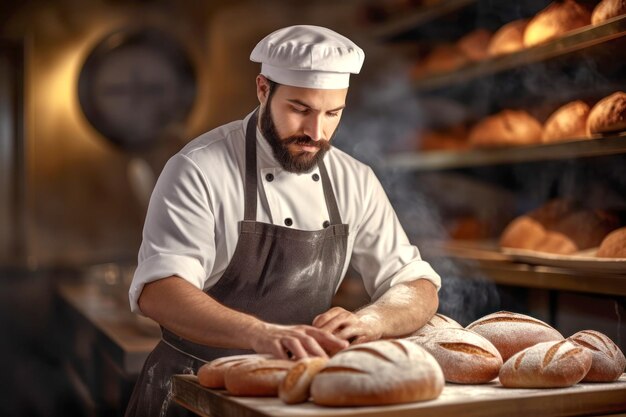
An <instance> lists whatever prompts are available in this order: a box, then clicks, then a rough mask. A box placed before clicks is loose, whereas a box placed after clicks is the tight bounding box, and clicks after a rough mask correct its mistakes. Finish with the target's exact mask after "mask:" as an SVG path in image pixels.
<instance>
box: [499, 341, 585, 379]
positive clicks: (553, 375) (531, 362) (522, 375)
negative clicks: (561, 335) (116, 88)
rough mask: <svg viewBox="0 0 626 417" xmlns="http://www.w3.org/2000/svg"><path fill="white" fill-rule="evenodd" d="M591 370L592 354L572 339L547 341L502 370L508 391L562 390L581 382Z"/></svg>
mask: <svg viewBox="0 0 626 417" xmlns="http://www.w3.org/2000/svg"><path fill="white" fill-rule="evenodd" d="M590 367H591V353H590V352H589V350H588V349H585V348H583V347H580V346H577V345H575V344H573V343H572V342H570V341H568V340H561V341H559V342H543V343H538V344H536V345H534V346H531V347H529V348H527V349H524V350H522V351H521V352H518V353H517V354H515V355H514V356H513V357H511V358H510V359H509V360H507V361H506V362H505V363H504V365H502V368H501V369H500V383H501V384H502V385H503V386H505V387H507V388H558V387H569V386H571V385H574V384H576V383H578V382H580V381H581V380H582V379H583V378H584V377H585V375H586V374H587V372H589V368H590Z"/></svg>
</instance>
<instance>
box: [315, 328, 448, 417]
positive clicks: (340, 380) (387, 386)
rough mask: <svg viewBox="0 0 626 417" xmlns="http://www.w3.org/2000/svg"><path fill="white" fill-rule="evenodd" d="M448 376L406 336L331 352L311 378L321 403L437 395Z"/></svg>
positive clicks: (396, 401)
mask: <svg viewBox="0 0 626 417" xmlns="http://www.w3.org/2000/svg"><path fill="white" fill-rule="evenodd" d="M443 386H444V378H443V373H442V371H441V368H440V366H439V364H438V363H437V361H436V360H435V358H433V357H432V355H431V354H430V353H428V352H427V351H426V350H425V349H423V348H422V347H420V346H418V345H417V344H415V343H412V342H409V341H407V340H378V341H374V342H368V343H363V344H359V345H353V346H351V347H349V348H347V349H345V350H343V351H341V352H339V353H337V354H336V355H335V356H333V357H332V358H331V359H330V360H329V361H328V363H327V364H326V367H325V368H324V369H322V370H321V371H320V373H318V374H317V375H316V376H315V378H314V379H313V384H312V385H311V395H312V397H313V401H314V402H315V403H316V404H319V405H328V406H358V405H384V404H400V403H407V402H414V401H424V400H432V399H435V398H437V397H438V396H439V394H441V391H442V390H443Z"/></svg>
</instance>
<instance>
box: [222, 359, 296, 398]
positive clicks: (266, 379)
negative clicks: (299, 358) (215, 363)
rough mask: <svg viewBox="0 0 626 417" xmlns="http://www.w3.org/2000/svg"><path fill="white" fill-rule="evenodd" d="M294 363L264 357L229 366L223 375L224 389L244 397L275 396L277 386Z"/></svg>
mask: <svg viewBox="0 0 626 417" xmlns="http://www.w3.org/2000/svg"><path fill="white" fill-rule="evenodd" d="M294 365H295V362H294V361H289V360H283V359H265V360H261V361H248V362H246V363H243V364H241V365H239V366H231V367H230V368H228V369H227V370H226V374H225V375H224V385H225V386H226V390H227V391H228V392H229V393H230V394H233V395H239V396H246V397H276V396H277V395H278V386H279V385H280V383H281V381H282V380H283V378H284V377H285V375H287V373H288V372H289V370H290V369H291V368H292V367H293V366H294Z"/></svg>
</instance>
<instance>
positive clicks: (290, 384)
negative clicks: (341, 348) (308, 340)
mask: <svg viewBox="0 0 626 417" xmlns="http://www.w3.org/2000/svg"><path fill="white" fill-rule="evenodd" d="M327 361H328V359H326V358H303V359H300V360H299V361H298V362H297V363H296V364H295V366H294V367H293V368H291V370H289V372H288V373H287V375H286V376H285V378H283V380H282V382H281V383H280V385H279V386H278V397H279V398H280V399H281V400H283V402H284V403H286V404H297V403H302V402H305V401H306V400H308V399H309V393H310V389H311V382H312V381H313V378H314V377H315V375H317V373H318V372H319V371H321V370H322V368H323V367H324V366H325V365H326V362H327Z"/></svg>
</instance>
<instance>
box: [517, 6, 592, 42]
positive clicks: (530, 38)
mask: <svg viewBox="0 0 626 417" xmlns="http://www.w3.org/2000/svg"><path fill="white" fill-rule="evenodd" d="M590 24H591V13H589V10H587V9H586V8H585V7H584V6H582V5H580V4H578V3H576V2H575V1H574V0H564V1H558V2H556V1H555V2H553V3H551V4H550V5H549V6H548V7H546V8H545V9H543V10H542V11H540V12H539V13H537V15H536V16H535V17H534V18H532V19H531V21H530V22H528V25H527V26H526V30H525V31H524V46H526V47H531V46H535V45H538V44H540V43H543V42H547V41H549V40H552V39H555V38H558V37H560V36H562V35H564V34H565V33H567V32H569V31H572V30H574V29H578V28H580V27H583V26H587V25H590Z"/></svg>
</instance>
